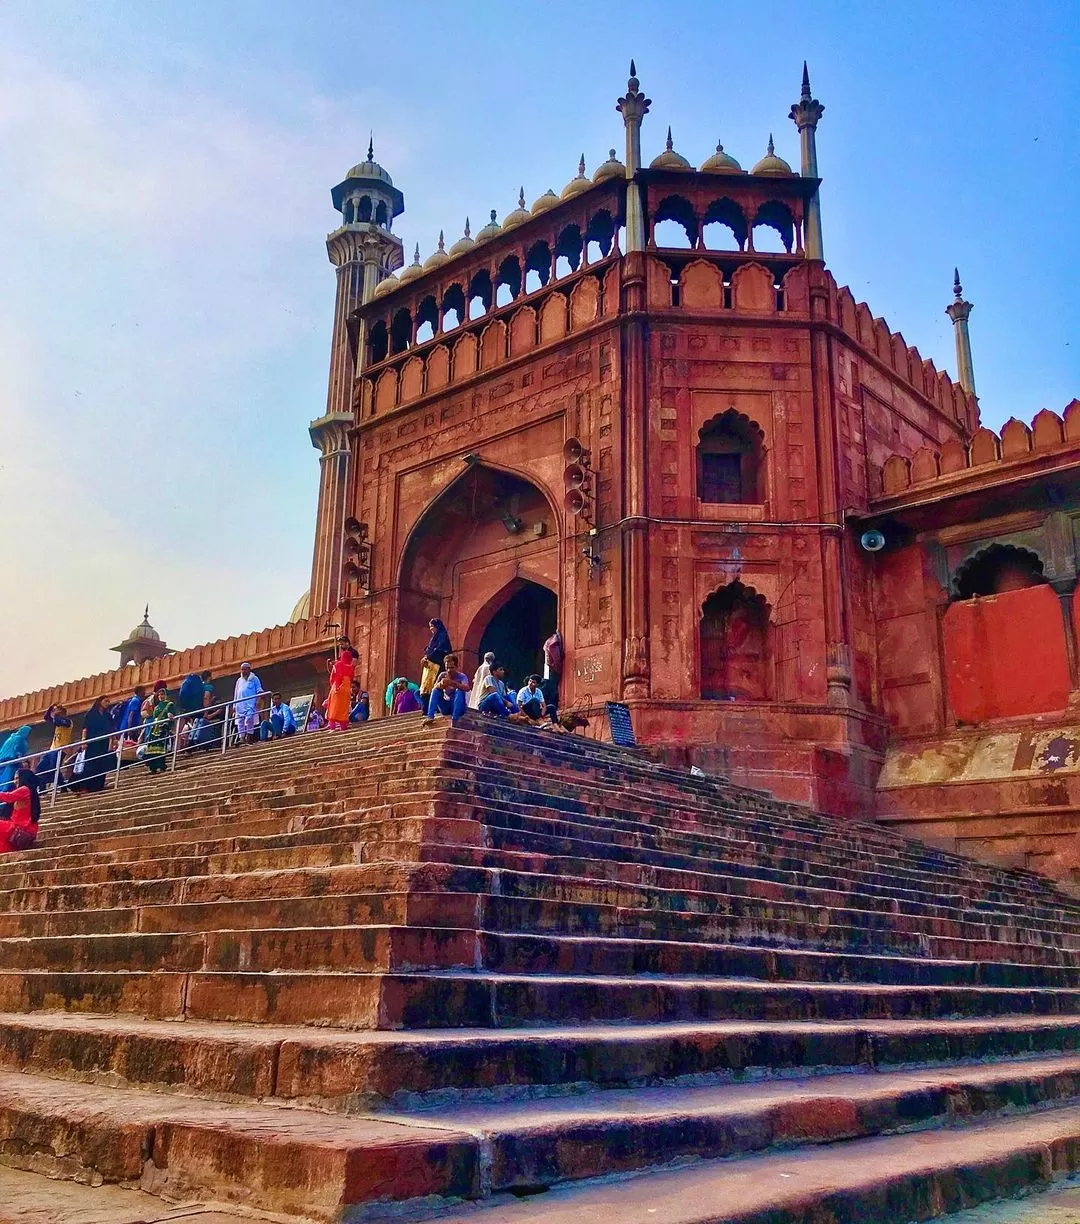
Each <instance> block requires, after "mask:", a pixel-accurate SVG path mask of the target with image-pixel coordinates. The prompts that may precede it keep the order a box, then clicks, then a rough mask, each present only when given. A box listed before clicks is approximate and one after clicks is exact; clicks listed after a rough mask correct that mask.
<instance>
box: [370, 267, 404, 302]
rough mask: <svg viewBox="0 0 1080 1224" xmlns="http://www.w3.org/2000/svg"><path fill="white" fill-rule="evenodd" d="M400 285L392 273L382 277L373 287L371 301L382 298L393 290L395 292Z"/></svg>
mask: <svg viewBox="0 0 1080 1224" xmlns="http://www.w3.org/2000/svg"><path fill="white" fill-rule="evenodd" d="M400 284H401V282H400V281H399V280H398V278H397V277H396V276H395V275H394V274H393V272H391V273H389V274H388V275H387V276H384V277H383V278H382V280H381V281H379V283H378V284H377V285H376V286H375V289H374V290H373V292H372V294H371V297H372V299H373V300H374V299H375V298H377V297H384V296H385V295H386V294H388V293H391V292H392V291H393V290H395V289H396V288H397V287H398V285H400Z"/></svg>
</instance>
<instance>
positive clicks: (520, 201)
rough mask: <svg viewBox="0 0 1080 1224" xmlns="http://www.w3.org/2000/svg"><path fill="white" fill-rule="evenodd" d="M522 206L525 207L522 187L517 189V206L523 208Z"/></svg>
mask: <svg viewBox="0 0 1080 1224" xmlns="http://www.w3.org/2000/svg"><path fill="white" fill-rule="evenodd" d="M524 207H525V188H524V187H522V188H521V189H520V190H519V191H518V208H524Z"/></svg>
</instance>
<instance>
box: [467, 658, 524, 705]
mask: <svg viewBox="0 0 1080 1224" xmlns="http://www.w3.org/2000/svg"><path fill="white" fill-rule="evenodd" d="M505 676H506V668H505V667H504V666H503V664H502V663H500V662H499V661H498V660H497V659H496V660H494V661H493V662H492V663H491V665H490V667H489V668H488V672H487V675H486V676H485V677H484V681H483V685H482V686H481V690H480V700H479V702H478V703H477V707H476V708H477V709H478V710H479V711H480V713H481V714H487V715H489V716H490V717H492V718H509V717H510V715H511V714H513V713H514V712H515V711H516V709H517V707H516V706H515V705H514V703H513V701H511V699H510V698H509V697H508V696H507V695H506V680H505Z"/></svg>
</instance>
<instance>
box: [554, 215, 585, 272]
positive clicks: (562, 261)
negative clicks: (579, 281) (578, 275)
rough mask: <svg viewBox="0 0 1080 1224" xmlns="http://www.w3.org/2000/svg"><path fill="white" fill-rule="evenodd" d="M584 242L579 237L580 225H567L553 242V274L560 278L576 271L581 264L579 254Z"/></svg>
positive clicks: (582, 249) (583, 247)
mask: <svg viewBox="0 0 1080 1224" xmlns="http://www.w3.org/2000/svg"><path fill="white" fill-rule="evenodd" d="M584 249H585V244H584V242H583V241H582V237H581V227H580V226H577V225H568V226H567V227H566V228H565V229H564V230H563V231H562V233H561V234H560V235H559V237H558V240H557V241H556V243H555V276H556V278H560V277H563V276H569V275H570V274H571V273H572V272H576V271H577V270H578V268H579V267H580V265H581V255H582V252H583V251H584Z"/></svg>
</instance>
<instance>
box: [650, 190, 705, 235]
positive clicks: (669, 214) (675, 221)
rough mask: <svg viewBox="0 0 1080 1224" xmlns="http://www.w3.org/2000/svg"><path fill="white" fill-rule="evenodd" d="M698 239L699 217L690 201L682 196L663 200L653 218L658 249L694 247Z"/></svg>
mask: <svg viewBox="0 0 1080 1224" xmlns="http://www.w3.org/2000/svg"><path fill="white" fill-rule="evenodd" d="M669 223H670V224H669ZM697 239H698V222H697V215H696V214H695V212H694V208H693V205H692V204H691V203H690V201H689V200H685V199H683V197H682V196H668V197H667V199H664V200H661V201H660V206H659V208H657V210H656V216H655V217H653V244H654V245H655V246H658V247H694V246H696V245H697Z"/></svg>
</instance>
